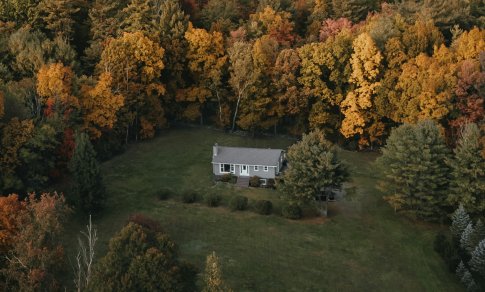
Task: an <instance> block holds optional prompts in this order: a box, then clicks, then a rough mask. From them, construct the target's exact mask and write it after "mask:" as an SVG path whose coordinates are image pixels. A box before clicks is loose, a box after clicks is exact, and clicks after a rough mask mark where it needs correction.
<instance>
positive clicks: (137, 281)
mask: <svg viewBox="0 0 485 292" xmlns="http://www.w3.org/2000/svg"><path fill="white" fill-rule="evenodd" d="M90 287H92V288H96V290H99V291H134V290H137V291H193V290H195V271H194V270H193V268H192V267H191V266H190V265H188V264H186V263H184V262H181V261H180V260H179V259H178V251H177V248H176V245H175V243H174V242H173V241H172V240H171V239H170V238H169V237H168V236H167V234H165V233H162V232H156V231H152V230H150V229H147V228H145V227H142V226H140V225H138V224H135V223H128V225H126V226H125V227H123V229H122V230H121V231H120V232H119V233H118V234H116V235H115V236H114V237H113V238H111V240H110V242H109V247H108V252H107V253H106V255H105V256H104V257H103V258H101V259H100V260H99V263H98V265H97V267H96V268H95V271H94V274H93V278H92V281H91V286H90Z"/></svg>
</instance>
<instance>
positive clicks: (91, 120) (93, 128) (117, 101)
mask: <svg viewBox="0 0 485 292" xmlns="http://www.w3.org/2000/svg"><path fill="white" fill-rule="evenodd" d="M112 83H113V78H112V77H111V74H110V73H108V72H103V73H101V75H100V76H99V79H98V82H97V83H96V85H94V86H91V85H88V84H84V85H83V86H82V88H81V92H82V98H81V108H82V111H83V118H84V127H85V128H86V129H87V130H88V132H89V134H90V136H91V138H94V139H97V138H99V137H101V134H102V132H103V131H106V130H111V129H112V128H113V127H114V125H115V123H116V120H117V116H116V114H117V113H118V111H119V110H120V109H121V108H122V107H123V105H124V97H123V95H121V94H115V93H114V92H113V89H112Z"/></svg>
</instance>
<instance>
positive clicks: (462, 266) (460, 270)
mask: <svg viewBox="0 0 485 292" xmlns="http://www.w3.org/2000/svg"><path fill="white" fill-rule="evenodd" d="M466 272H468V270H467V268H466V266H465V264H464V263H463V261H460V263H459V264H458V267H456V276H457V277H458V279H461V278H463V276H464V275H465V273H466Z"/></svg>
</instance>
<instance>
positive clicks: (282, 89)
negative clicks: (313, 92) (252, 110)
mask: <svg viewBox="0 0 485 292" xmlns="http://www.w3.org/2000/svg"><path fill="white" fill-rule="evenodd" d="M300 66H301V60H300V57H299V56H298V52H297V51H296V50H294V49H284V50H282V51H280V52H279V54H278V57H277V58H276V61H275V65H274V69H273V73H272V84H273V86H274V90H275V92H274V95H275V98H276V99H277V105H276V107H277V108H276V115H277V117H278V119H279V120H280V122H282V121H284V120H288V123H287V124H288V125H292V127H291V128H290V132H291V133H293V134H299V133H302V132H303V130H304V129H305V125H306V118H307V117H306V108H307V107H308V100H307V99H306V98H305V96H304V95H303V94H301V92H300V90H301V89H300V86H299V83H298V76H299V70H300Z"/></svg>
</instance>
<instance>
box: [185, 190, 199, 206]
mask: <svg viewBox="0 0 485 292" xmlns="http://www.w3.org/2000/svg"><path fill="white" fill-rule="evenodd" d="M196 201H197V193H196V192H194V191H185V192H183V193H182V202H183V203H186V204H192V203H195V202H196Z"/></svg>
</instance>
